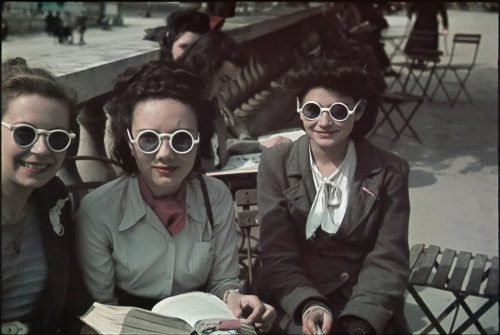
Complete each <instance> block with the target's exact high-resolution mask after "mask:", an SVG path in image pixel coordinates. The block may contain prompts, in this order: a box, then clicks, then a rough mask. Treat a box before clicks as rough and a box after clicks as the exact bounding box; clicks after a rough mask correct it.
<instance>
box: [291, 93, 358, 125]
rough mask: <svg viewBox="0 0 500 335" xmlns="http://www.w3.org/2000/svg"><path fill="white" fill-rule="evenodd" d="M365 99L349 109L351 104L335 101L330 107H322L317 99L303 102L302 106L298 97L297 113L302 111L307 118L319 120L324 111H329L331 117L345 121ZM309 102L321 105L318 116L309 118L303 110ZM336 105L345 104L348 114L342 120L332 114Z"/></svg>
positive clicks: (334, 119)
mask: <svg viewBox="0 0 500 335" xmlns="http://www.w3.org/2000/svg"><path fill="white" fill-rule="evenodd" d="M363 100H364V99H360V100H359V101H358V102H357V103H356V105H354V107H353V109H352V110H351V109H349V106H347V105H346V104H345V103H343V102H334V103H333V104H331V105H330V107H322V106H321V105H320V104H319V103H317V102H316V101H312V100H310V101H306V102H304V103H303V104H302V107H300V102H299V98H298V97H297V113H300V114H302V116H304V118H305V119H306V120H309V121H316V120H319V118H320V117H321V115H322V114H323V113H324V112H328V115H330V117H331V118H332V120H333V121H337V122H344V121H345V120H347V119H348V118H349V116H351V115H353V114H354V112H356V109H357V108H358V106H359V104H360V103H361V101H363ZM307 104H315V105H316V106H318V107H319V109H320V113H319V115H318V117H317V118H314V119H313V118H308V117H307V116H305V115H304V113H303V112H302V109H303V108H304V106H305V105H307ZM335 105H342V106H344V107H345V108H346V109H347V116H346V117H345V118H344V119H342V120H339V119H336V118H334V117H333V116H332V114H330V110H331V109H332V107H333V106H335Z"/></svg>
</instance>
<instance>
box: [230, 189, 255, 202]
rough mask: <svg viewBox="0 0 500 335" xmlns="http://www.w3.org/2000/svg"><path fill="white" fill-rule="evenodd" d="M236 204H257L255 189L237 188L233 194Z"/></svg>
mask: <svg viewBox="0 0 500 335" xmlns="http://www.w3.org/2000/svg"><path fill="white" fill-rule="evenodd" d="M235 198H236V205H237V206H252V205H256V204H257V190H256V189H245V190H238V191H236V194H235Z"/></svg>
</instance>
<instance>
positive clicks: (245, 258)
mask: <svg viewBox="0 0 500 335" xmlns="http://www.w3.org/2000/svg"><path fill="white" fill-rule="evenodd" d="M235 204H236V208H237V214H236V219H237V221H238V226H239V228H240V230H241V233H242V236H241V237H242V239H241V240H240V242H241V243H240V246H239V247H238V251H239V266H240V281H241V284H242V285H241V286H242V290H243V292H245V293H253V291H254V277H255V272H256V270H257V268H258V265H259V255H260V251H259V245H258V237H255V236H253V235H252V228H255V227H258V226H259V223H258V221H257V215H258V211H257V210H256V209H255V206H257V190H256V189H240V190H237V191H236V193H235Z"/></svg>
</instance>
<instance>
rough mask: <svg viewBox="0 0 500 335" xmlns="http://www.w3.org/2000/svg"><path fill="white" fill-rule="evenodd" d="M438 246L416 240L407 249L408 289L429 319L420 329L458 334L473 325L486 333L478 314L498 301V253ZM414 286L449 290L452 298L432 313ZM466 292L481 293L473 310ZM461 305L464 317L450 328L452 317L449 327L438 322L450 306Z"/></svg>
mask: <svg viewBox="0 0 500 335" xmlns="http://www.w3.org/2000/svg"><path fill="white" fill-rule="evenodd" d="M440 249H441V248H440V247H439V246H435V245H429V246H428V247H425V245H423V244H416V245H414V246H413V247H412V249H411V251H410V267H411V270H412V273H411V275H410V280H409V284H408V291H409V292H410V294H411V295H412V297H413V298H414V300H415V302H416V303H417V305H418V306H419V307H420V308H421V309H422V311H423V312H424V314H425V315H426V316H427V318H428V319H429V321H430V325H428V326H427V327H425V329H423V330H422V334H427V333H429V332H430V331H432V330H433V329H436V330H437V331H438V333H439V334H450V333H451V334H461V333H463V332H464V331H466V330H467V329H468V328H469V327H470V326H472V325H474V326H475V327H476V329H477V330H478V331H479V333H480V334H486V331H485V330H484V328H483V327H482V325H481V322H480V318H481V316H482V315H484V313H486V312H487V311H488V310H489V309H490V308H491V307H493V306H494V305H495V304H498V302H499V296H498V257H497V256H495V257H491V258H490V257H488V256H487V255H484V254H475V255H473V254H472V253H471V252H467V251H459V252H457V251H455V250H452V249H444V250H443V251H441V250H440ZM452 269H453V270H452ZM415 286H424V287H426V286H427V287H432V288H435V289H439V290H444V291H448V292H451V293H452V294H453V295H454V297H455V299H454V301H453V302H452V303H451V304H449V305H448V306H447V307H446V308H445V309H444V310H442V312H441V313H440V314H439V315H437V316H435V315H434V313H433V311H431V309H430V308H429V306H428V305H427V303H426V302H425V301H424V299H423V297H422V296H421V295H420V294H419V292H417V290H416V288H415ZM469 296H474V297H481V298H484V299H486V301H485V302H484V303H483V304H482V305H481V306H480V307H479V308H478V309H477V310H476V311H472V309H471V308H470V306H469V305H468V304H467V302H466V298H467V297H469ZM460 307H461V308H462V309H463V310H464V312H465V314H466V316H467V318H466V320H465V321H464V322H463V323H462V324H461V325H459V326H458V327H456V328H455V329H454V330H453V326H454V322H455V320H454V321H453V323H452V325H451V329H450V331H448V332H447V331H445V330H444V328H443V327H442V325H441V322H442V321H443V320H444V319H445V318H446V317H447V316H448V315H449V314H450V313H451V312H453V310H456V313H458V309H459V308H460ZM455 316H456V314H455Z"/></svg>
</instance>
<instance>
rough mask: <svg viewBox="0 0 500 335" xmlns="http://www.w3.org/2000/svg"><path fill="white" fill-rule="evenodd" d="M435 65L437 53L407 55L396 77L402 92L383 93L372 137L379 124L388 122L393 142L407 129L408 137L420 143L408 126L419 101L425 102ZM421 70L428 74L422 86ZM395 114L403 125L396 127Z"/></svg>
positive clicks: (420, 102) (419, 104)
mask: <svg viewBox="0 0 500 335" xmlns="http://www.w3.org/2000/svg"><path fill="white" fill-rule="evenodd" d="M437 62H439V54H437V53H431V52H427V51H422V52H420V53H418V52H416V53H413V54H410V55H407V58H406V61H405V63H404V64H403V65H402V67H401V70H400V71H399V74H398V76H399V81H400V85H401V88H402V90H401V91H389V92H384V94H383V95H382V103H381V106H380V111H381V112H382V113H381V115H382V118H381V119H380V121H378V123H377V124H376V125H375V127H374V128H373V130H372V134H373V133H375V132H376V131H377V129H378V128H380V126H382V124H384V123H385V122H388V123H389V126H390V127H391V129H392V131H393V132H394V134H395V136H394V138H393V139H392V142H395V141H397V140H398V139H399V138H400V137H401V135H402V134H403V132H404V131H405V130H406V129H408V130H409V131H410V133H411V135H413V137H414V138H415V139H416V140H417V141H418V142H419V143H422V140H421V139H420V137H419V136H418V134H417V132H416V131H415V129H414V128H413V126H412V125H411V121H412V119H413V117H414V116H415V114H416V113H417V111H418V109H419V108H420V106H421V105H422V102H424V100H425V97H426V95H427V90H428V88H429V84H430V80H431V78H432V74H433V71H434V67H435V66H436V63H437ZM424 71H428V72H429V75H428V76H427V80H426V81H425V82H424V83H422V81H421V78H422V72H424ZM410 84H412V85H413V86H412V87H411V90H409V88H408V87H409V85H410ZM415 87H419V88H420V93H415V92H414V91H415ZM405 106H410V107H405ZM394 112H396V113H397V114H398V115H399V118H400V119H401V120H402V124H401V126H399V128H398V126H397V125H396V122H395V120H394V119H393V118H392V116H393V115H394Z"/></svg>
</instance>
